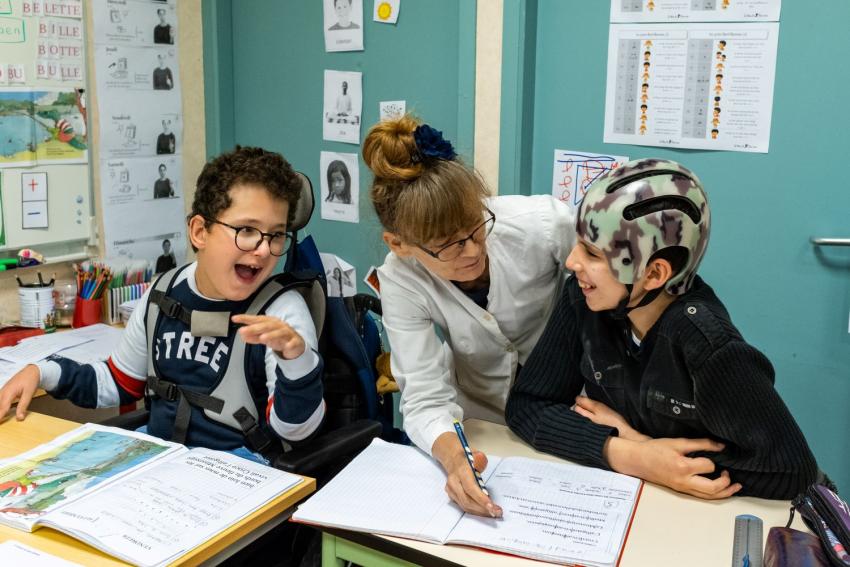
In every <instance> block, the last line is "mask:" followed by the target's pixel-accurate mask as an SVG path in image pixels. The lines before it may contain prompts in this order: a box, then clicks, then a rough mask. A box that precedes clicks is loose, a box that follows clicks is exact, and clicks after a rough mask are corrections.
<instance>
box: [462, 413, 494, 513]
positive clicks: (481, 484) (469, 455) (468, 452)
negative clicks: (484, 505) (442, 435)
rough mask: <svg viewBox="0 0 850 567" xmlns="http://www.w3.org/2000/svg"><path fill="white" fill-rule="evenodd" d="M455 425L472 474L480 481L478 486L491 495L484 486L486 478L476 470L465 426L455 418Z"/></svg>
mask: <svg viewBox="0 0 850 567" xmlns="http://www.w3.org/2000/svg"><path fill="white" fill-rule="evenodd" d="M454 426H455V431H456V432H457V437H458V439H460V444H461V446H462V447H463V450H464V452H465V453H466V461H467V462H468V463H469V468H471V469H472V474H474V475H475V481H476V482H478V487H479V488H480V489H481V492H483V493H484V494H486V495H487V496H488V497H489V496H490V493H489V492H487V489H486V488H484V480H483V479H482V478H481V474H480V473H479V472H478V471H477V470H475V464H474V462H473V460H472V449H470V448H469V442H468V441H467V440H466V435H464V434H463V428H461V426H460V422H459V421H458V420H454Z"/></svg>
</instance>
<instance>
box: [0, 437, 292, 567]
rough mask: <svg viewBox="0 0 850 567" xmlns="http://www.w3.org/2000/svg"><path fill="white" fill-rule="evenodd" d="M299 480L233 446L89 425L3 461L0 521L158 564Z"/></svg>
mask: <svg viewBox="0 0 850 567" xmlns="http://www.w3.org/2000/svg"><path fill="white" fill-rule="evenodd" d="M302 481H303V479H302V478H301V477H300V476H296V475H293V474H289V473H286V472H284V471H279V470H276V469H273V468H270V467H266V466H263V465H260V464H258V463H255V462H253V461H248V460H246V459H242V458H239V457H237V456H235V455H231V454H230V453H224V452H221V451H212V450H209V449H201V448H196V449H187V448H186V447H184V446H183V445H178V444H176V443H170V442H168V441H163V440H161V439H157V438H156V437H151V436H149V435H144V434H141V433H136V432H133V431H124V430H122V429H115V428H112V427H103V426H100V425H93V424H86V425H82V426H80V427H78V428H76V429H74V430H72V431H70V432H68V433H66V434H64V435H61V436H59V437H57V438H56V439H54V440H53V441H51V442H49V443H45V444H43V445H39V446H38V447H36V448H35V449H32V450H30V451H27V452H26V453H23V454H21V455H18V456H17V457H12V458H10V459H5V460H2V461H0V523H2V524H6V525H8V526H11V527H14V528H18V529H20V530H24V531H30V532H31V531H33V530H35V529H37V528H39V527H41V526H46V527H51V528H54V529H56V530H59V531H61V532H64V533H66V534H68V535H70V536H71V537H74V538H77V539H79V540H82V541H84V542H86V543H88V544H89V545H91V546H93V547H96V548H98V549H101V550H103V551H105V552H106V553H109V554H110V555H114V556H115V557H118V558H119V559H123V560H124V561H127V562H130V563H133V564H135V565H144V566H154V565H164V564H167V563H170V562H171V561H173V560H174V559H176V558H177V557H179V556H181V555H183V554H185V553H187V552H188V551H190V550H191V549H193V548H195V547H197V546H198V545H200V544H201V543H203V542H205V541H207V540H208V539H211V538H212V537H214V536H215V535H216V534H218V533H219V532H221V531H222V530H224V529H226V528H227V527H229V526H231V525H233V524H234V523H236V522H238V521H239V520H240V519H242V518H244V517H245V516H247V515H248V514H250V513H251V512H253V511H254V510H256V509H258V508H260V507H261V506H263V505H264V504H266V503H267V502H270V501H271V500H273V499H274V498H276V497H277V496H279V495H281V494H283V493H284V492H286V491H287V490H288V489H290V488H292V487H293V486H295V485H297V484H299V483H301V482H302Z"/></svg>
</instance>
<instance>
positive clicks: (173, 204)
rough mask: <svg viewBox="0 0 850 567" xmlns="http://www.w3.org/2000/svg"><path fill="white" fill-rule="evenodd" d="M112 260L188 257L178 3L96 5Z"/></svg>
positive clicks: (104, 194) (133, 0) (104, 193)
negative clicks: (163, 255)
mask: <svg viewBox="0 0 850 567" xmlns="http://www.w3.org/2000/svg"><path fill="white" fill-rule="evenodd" d="M93 7H94V10H93V18H94V24H95V25H94V30H93V33H94V38H95V50H94V62H95V64H94V68H95V79H96V84H97V89H98V105H99V111H100V113H99V115H100V145H101V148H100V158H101V159H100V164H99V166H100V178H101V203H102V205H103V223H104V237H105V238H104V240H105V243H106V250H105V255H106V256H107V257H109V258H116V257H119V258H128V259H134V260H135V259H145V260H148V261H151V262H154V261H155V260H156V259H157V258H158V257H159V256H160V255H162V254H163V253H164V251H165V250H166V249H168V250H169V253H173V254H174V255H175V257H177V258H183V257H184V256H185V251H186V245H187V242H186V227H185V225H186V221H185V216H184V208H183V196H184V191H183V187H182V181H183V162H182V153H183V152H182V150H183V144H184V138H183V111H182V96H181V93H182V83H181V80H180V73H179V57H178V56H179V51H178V45H177V35H176V32H177V12H176V3H175V2H174V1H169V2H151V1H147V0H145V1H143V0H125V1H122V2H111V1H108V0H97V1H95V2H94V3H93Z"/></svg>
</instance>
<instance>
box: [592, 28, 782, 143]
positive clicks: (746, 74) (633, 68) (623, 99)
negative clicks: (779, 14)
mask: <svg viewBox="0 0 850 567" xmlns="http://www.w3.org/2000/svg"><path fill="white" fill-rule="evenodd" d="M778 37H779V24H777V23H764V24H665V25H642V24H616V25H611V26H610V31H609V37H608V81H607V88H606V92H605V136H604V141H605V142H606V143H614V144H637V145H643V146H663V147H673V148H692V149H704V150H732V151H740V152H759V153H766V152H767V151H768V146H769V142H770V119H771V111H772V108H773V82H774V75H775V72H776V46H777V40H778Z"/></svg>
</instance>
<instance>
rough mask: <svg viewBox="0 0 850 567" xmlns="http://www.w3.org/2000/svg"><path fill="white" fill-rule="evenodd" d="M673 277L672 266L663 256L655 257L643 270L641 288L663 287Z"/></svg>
mask: <svg viewBox="0 0 850 567" xmlns="http://www.w3.org/2000/svg"><path fill="white" fill-rule="evenodd" d="M672 277H673V266H671V265H670V262H668V261H667V260H665V259H664V258H655V259H654V260H652V261H651V262H650V263H649V264H648V265H647V266H646V269H645V270H644V273H643V280H644V282H643V288H644V289H645V290H647V291H651V290H653V289H658V288H663V287H664V285H665V284H666V283H667V282H668V281H670V278H672Z"/></svg>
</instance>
